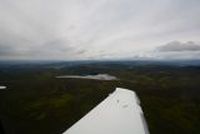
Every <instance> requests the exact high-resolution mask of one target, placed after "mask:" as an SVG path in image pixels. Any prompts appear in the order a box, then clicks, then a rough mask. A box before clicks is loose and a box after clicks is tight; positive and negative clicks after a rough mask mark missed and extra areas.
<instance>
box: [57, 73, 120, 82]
mask: <svg viewBox="0 0 200 134" xmlns="http://www.w3.org/2000/svg"><path fill="white" fill-rule="evenodd" d="M56 78H62V79H93V80H105V81H110V80H117V77H115V76H112V75H109V74H97V75H85V76H82V75H64V76H57V77H56Z"/></svg>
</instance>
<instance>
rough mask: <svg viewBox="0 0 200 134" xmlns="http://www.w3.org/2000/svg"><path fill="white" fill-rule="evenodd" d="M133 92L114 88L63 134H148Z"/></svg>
mask: <svg viewBox="0 0 200 134" xmlns="http://www.w3.org/2000/svg"><path fill="white" fill-rule="evenodd" d="M148 133H149V132H148V128H147V125H146V122H145V119H144V116H143V112H142V109H141V107H140V102H139V99H138V97H137V95H136V94H135V92H133V91H131V90H128V89H123V88H116V90H115V91H114V92H113V93H112V94H110V95H109V96H108V97H107V98H106V99H105V100H104V101H102V102H101V103H100V104H99V105H97V106H96V107H95V108H94V109H93V110H91V111H90V112H89V113H88V114H87V115H85V116H84V117H83V118H82V119H80V120H79V121H78V122H77V123H75V124H74V125H73V126H72V127H71V128H69V129H68V130H67V131H65V132H64V133H63V134H148Z"/></svg>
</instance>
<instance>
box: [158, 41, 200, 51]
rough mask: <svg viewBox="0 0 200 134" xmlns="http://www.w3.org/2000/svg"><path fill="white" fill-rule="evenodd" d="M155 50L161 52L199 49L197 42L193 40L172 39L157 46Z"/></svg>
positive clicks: (199, 45)
mask: <svg viewBox="0 0 200 134" xmlns="http://www.w3.org/2000/svg"><path fill="white" fill-rule="evenodd" d="M157 50H158V51H161V52H173V51H175V52H180V51H200V44H197V43H195V42H193V41H188V42H185V43H182V42H179V41H173V42H170V43H168V44H166V45H163V46H160V47H158V48H157Z"/></svg>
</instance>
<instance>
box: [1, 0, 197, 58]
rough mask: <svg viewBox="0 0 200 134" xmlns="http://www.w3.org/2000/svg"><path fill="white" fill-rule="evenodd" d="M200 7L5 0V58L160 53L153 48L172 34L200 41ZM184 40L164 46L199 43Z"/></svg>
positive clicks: (128, 0) (171, 1) (175, 0)
mask: <svg viewBox="0 0 200 134" xmlns="http://www.w3.org/2000/svg"><path fill="white" fill-rule="evenodd" d="M199 7H200V1H199V0H190V1H188V0H162V1H160V0H154V1H147V0H98V1H97V0H95V1H94V0H84V1H83V0H56V1H53V0H50V1H49V0H0V18H1V19H0V59H49V60H57V59H58V60H81V59H123V58H132V57H133V58H149V57H150V58H151V57H152V58H159V57H162V55H159V54H160V52H157V54H156V55H154V54H152V53H151V51H153V50H154V49H155V48H157V47H158V46H160V45H161V44H163V43H166V42H169V41H170V40H178V41H180V42H186V41H190V40H191V41H194V42H198V41H199V36H198V35H200V30H199V29H200V17H199V14H200V8H199ZM180 42H173V43H170V44H167V45H165V46H163V47H160V48H159V49H160V51H162V52H164V51H165V52H166V51H186V50H187V51H193V50H195V51H196V50H197V49H199V48H197V47H198V46H197V45H198V44H196V43H194V42H187V43H183V44H182V43H180ZM174 44H176V45H174ZM177 45H178V46H177ZM185 54H187V53H185ZM188 54H189V55H187V56H190V57H192V55H193V53H191V52H190V53H188ZM182 58H184V57H182ZM193 58H195V56H193Z"/></svg>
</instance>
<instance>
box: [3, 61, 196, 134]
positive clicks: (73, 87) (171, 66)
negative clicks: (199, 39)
mask: <svg viewBox="0 0 200 134" xmlns="http://www.w3.org/2000/svg"><path fill="white" fill-rule="evenodd" d="M98 73H107V74H110V75H114V76H116V77H118V78H119V79H120V80H117V81H98V80H84V79H56V78H55V76H58V75H87V74H98ZM0 85H5V86H7V87H8V88H7V90H0V133H5V134H60V133H62V132H63V131H65V130H66V129H68V128H69V127H70V126H71V125H73V124H74V123H75V122H76V121H78V120H79V119H80V118H81V117H83V116H84V115H85V114H86V113H87V112H89V111H90V110H91V109H92V108H93V107H94V106H96V105H97V104H98V103H100V102H101V101H102V100H103V99H104V98H106V97H107V96H108V94H109V93H111V92H113V91H114V90H115V88H116V87H123V88H128V89H131V90H134V91H136V93H137V94H138V96H139V98H140V100H141V105H142V108H143V111H144V114H145V118H146V120H147V124H148V126H149V130H150V133H151V134H200V122H199V121H200V62H199V61H191V62H186V61H181V62H176V61H175V62H150V61H110V62H108V61H107V62H95V61H93V62H92V61H91V62H89V61H85V62H52V63H51V62H43V63H42V62H34V63H32V62H0Z"/></svg>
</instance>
